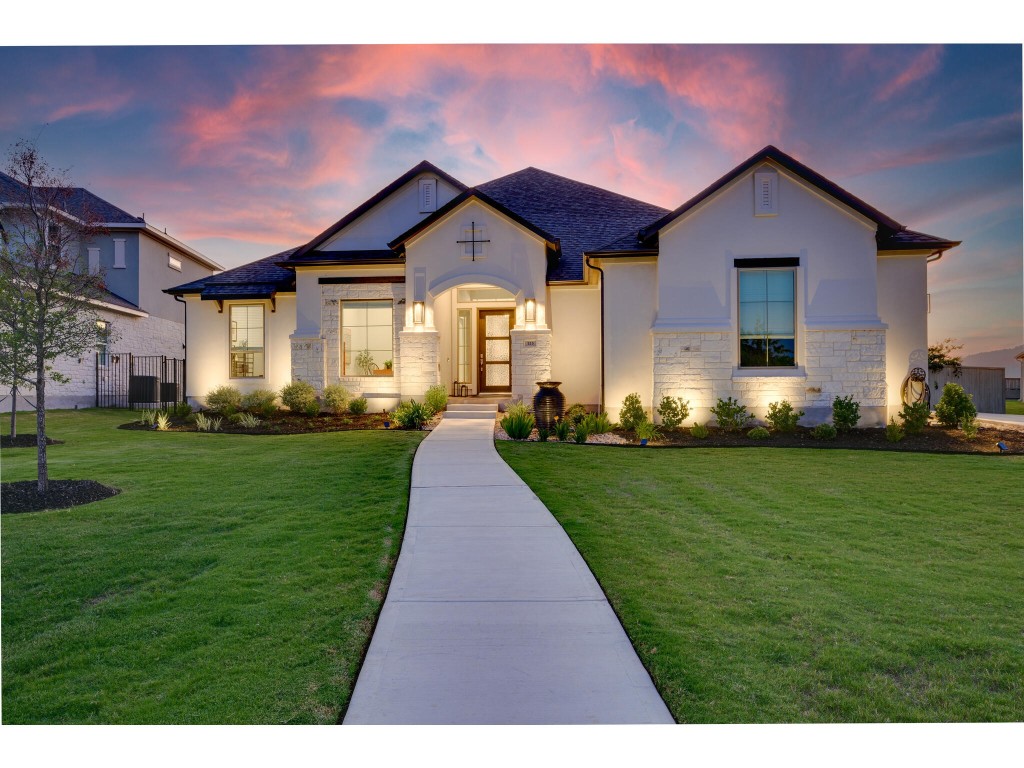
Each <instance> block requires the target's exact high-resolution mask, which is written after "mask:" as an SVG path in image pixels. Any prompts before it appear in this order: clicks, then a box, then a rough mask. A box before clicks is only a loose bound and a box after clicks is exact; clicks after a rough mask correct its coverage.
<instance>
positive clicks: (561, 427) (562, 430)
mask: <svg viewBox="0 0 1024 768" xmlns="http://www.w3.org/2000/svg"><path fill="white" fill-rule="evenodd" d="M551 431H552V432H553V433H554V435H555V437H556V438H557V439H558V442H560V443H564V442H565V441H566V440H568V439H569V435H570V434H572V422H571V421H569V420H568V419H557V420H556V421H555V426H554V427H552V429H551Z"/></svg>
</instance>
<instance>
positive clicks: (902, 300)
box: [878, 256, 928, 415]
mask: <svg viewBox="0 0 1024 768" xmlns="http://www.w3.org/2000/svg"><path fill="white" fill-rule="evenodd" d="M878 313H879V315H880V316H881V318H882V322H884V323H886V324H887V325H888V326H889V329H888V331H887V333H886V350H885V368H886V380H887V387H886V390H887V392H886V401H887V404H888V407H889V414H890V415H895V414H897V413H899V410H900V408H901V407H902V403H903V401H902V387H903V380H904V379H905V378H906V377H907V374H908V373H909V372H910V369H911V368H915V367H919V368H924V370H925V372H926V373H927V372H928V265H927V260H926V257H924V256H884V257H880V258H879V259H878Z"/></svg>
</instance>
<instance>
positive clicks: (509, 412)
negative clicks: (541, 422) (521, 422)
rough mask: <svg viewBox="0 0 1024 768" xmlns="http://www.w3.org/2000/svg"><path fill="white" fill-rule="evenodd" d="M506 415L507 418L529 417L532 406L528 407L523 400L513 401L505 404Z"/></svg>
mask: <svg viewBox="0 0 1024 768" xmlns="http://www.w3.org/2000/svg"><path fill="white" fill-rule="evenodd" d="M505 415H506V416H529V415H531V414H530V406H528V405H526V403H524V402H523V401H522V400H511V401H509V402H507V403H505Z"/></svg>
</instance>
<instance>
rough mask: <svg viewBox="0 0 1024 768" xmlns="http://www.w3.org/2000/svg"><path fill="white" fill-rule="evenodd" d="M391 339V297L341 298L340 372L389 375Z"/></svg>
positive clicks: (392, 334) (351, 374)
mask: <svg viewBox="0 0 1024 768" xmlns="http://www.w3.org/2000/svg"><path fill="white" fill-rule="evenodd" d="M393 342H394V308H393V306H392V302H391V301H389V300H385V299H381V300H373V301H343V302H341V375H342V376H391V375H392V372H393V364H392V359H393V354H392V351H393V349H394V347H393Z"/></svg>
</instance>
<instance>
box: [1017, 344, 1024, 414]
mask: <svg viewBox="0 0 1024 768" xmlns="http://www.w3.org/2000/svg"><path fill="white" fill-rule="evenodd" d="M1016 359H1017V360H1019V361H1020V378H1019V379H1018V380H1017V389H1018V392H1019V394H1018V398H1019V399H1020V400H1021V402H1024V352H1021V353H1020V354H1019V355H1017V357H1016Z"/></svg>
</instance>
